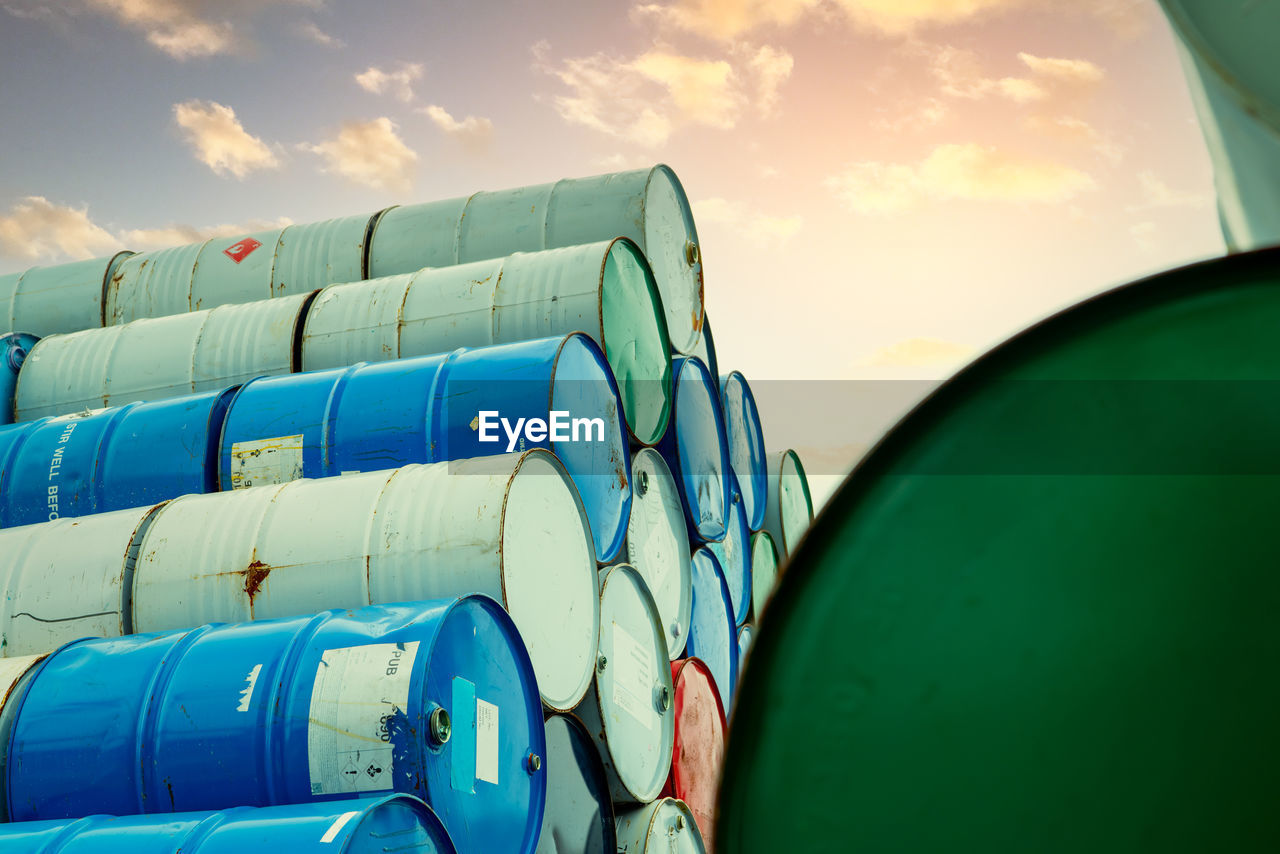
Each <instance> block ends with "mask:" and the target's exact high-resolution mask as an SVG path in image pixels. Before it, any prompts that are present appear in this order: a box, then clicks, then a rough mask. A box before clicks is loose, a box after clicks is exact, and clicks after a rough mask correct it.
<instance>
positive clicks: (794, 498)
mask: <svg viewBox="0 0 1280 854" xmlns="http://www.w3.org/2000/svg"><path fill="white" fill-rule="evenodd" d="M765 462H766V464H767V470H768V472H769V498H768V503H767V504H766V505H765V512H764V530H766V531H768V532H769V536H770V537H772V538H773V545H774V547H775V548H776V549H777V550H778V557H779V559H780V560H785V559H786V558H788V557H790V556H791V553H792V552H793V551H795V547H796V544H797V543H799V542H800V537H801V536H803V535H804V532H805V530H807V529H808V527H809V523H810V522H812V521H813V499H812V498H810V497H809V481H808V479H807V478H806V477H805V475H804V466H802V465H801V464H800V457H799V455H797V454H796V452H795V451H793V450H791V449H787V450H785V451H775V452H773V453H772V454H769V455H768V456H767V457H766V458H765Z"/></svg>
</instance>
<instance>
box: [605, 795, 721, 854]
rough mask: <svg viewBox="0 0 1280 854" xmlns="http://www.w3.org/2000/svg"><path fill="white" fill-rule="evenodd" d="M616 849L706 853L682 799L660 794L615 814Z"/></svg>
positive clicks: (636, 853)
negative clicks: (616, 826)
mask: <svg viewBox="0 0 1280 854" xmlns="http://www.w3.org/2000/svg"><path fill="white" fill-rule="evenodd" d="M617 824H618V850H619V851H625V852H627V854H706V850H707V849H706V846H705V845H704V844H703V841H702V834H701V833H699V832H698V823H697V821H696V820H695V819H694V815H693V813H692V812H690V810H689V807H688V806H687V805H686V804H685V803H684V801H680V800H677V799H676V798H662V799H661V800H657V801H654V802H653V803H651V804H647V805H645V806H643V807H639V808H637V809H634V810H628V811H627V812H624V813H619V814H618V821H617Z"/></svg>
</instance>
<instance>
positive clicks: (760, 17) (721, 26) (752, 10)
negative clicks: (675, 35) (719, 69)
mask: <svg viewBox="0 0 1280 854" xmlns="http://www.w3.org/2000/svg"><path fill="white" fill-rule="evenodd" d="M819 2H820V0H675V2H672V3H666V4H662V3H649V4H643V5H639V6H636V7H635V8H634V10H633V14H634V15H635V16H636V17H639V18H642V19H644V18H647V19H652V20H654V21H657V22H658V23H659V24H662V25H666V26H671V27H675V28H676V29H680V30H685V31H687V32H691V33H696V34H698V35H700V36H706V37H707V38H710V39H717V40H719V41H726V42H728V41H733V40H735V39H737V38H738V37H739V36H742V35H744V34H746V33H748V32H750V31H752V30H756V29H759V28H761V27H766V26H778V27H785V26H790V25H791V24H794V23H795V22H796V21H797V20H799V19H800V17H801V16H802V15H804V14H805V13H806V12H810V11H812V10H814V9H816V8H817V7H818V5H819Z"/></svg>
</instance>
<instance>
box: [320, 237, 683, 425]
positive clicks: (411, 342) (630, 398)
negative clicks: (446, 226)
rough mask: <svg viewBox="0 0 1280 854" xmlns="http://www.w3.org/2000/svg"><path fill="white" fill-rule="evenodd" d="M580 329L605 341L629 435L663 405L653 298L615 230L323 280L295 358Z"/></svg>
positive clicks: (338, 358) (474, 343) (663, 352)
mask: <svg viewBox="0 0 1280 854" xmlns="http://www.w3.org/2000/svg"><path fill="white" fill-rule="evenodd" d="M570 332H585V333H586V334H587V335H589V336H590V337H591V338H592V339H594V340H595V342H596V343H597V344H599V345H600V346H601V349H603V350H604V354H605V359H606V361H608V363H609V368H610V369H611V370H612V371H613V375H614V377H615V378H616V379H617V381H618V390H619V393H620V396H621V398H622V405H623V409H624V411H625V414H626V418H627V426H628V427H629V428H630V430H631V433H632V435H633V436H635V437H636V439H637V441H639V442H642V443H652V442H656V441H657V440H658V439H659V438H661V436H662V432H663V431H664V430H665V429H666V423H667V417H668V413H669V411H670V408H671V358H670V355H669V351H670V340H669V338H668V336H667V324H666V321H665V319H664V318H663V313H662V301H661V299H660V298H659V296H658V290H657V287H656V285H655V284H654V280H653V274H652V272H651V271H650V270H649V265H648V263H646V261H645V258H644V255H643V254H642V253H641V252H640V250H639V249H638V248H637V247H636V245H635V244H634V243H632V242H631V241H629V240H625V239H613V240H606V241H603V242H600V243H591V244H587V245H583V246H570V247H566V248H563V249H549V250H546V251H542V252H521V253H517V254H514V255H510V256H507V257H504V258H495V259H492V260H487V261H478V262H475V263H471V264H461V265H458V266H455V267H442V268H429V269H424V270H420V271H418V272H416V273H413V274H408V275H398V276H389V277H386V278H381V279H372V280H370V281H367V282H352V283H348V284H342V285H334V286H332V287H328V288H325V289H324V290H323V291H321V292H320V295H319V296H318V297H316V301H315V303H314V304H313V305H312V306H311V309H310V310H309V311H308V313H307V322H306V328H305V330H304V332H303V338H302V366H303V370H307V371H312V370H319V369H322V368H337V367H345V366H347V365H353V364H355V363H356V362H378V361H384V360H387V359H401V358H405V357H408V356H425V355H429V354H432V353H447V352H449V351H451V350H455V349H457V348H459V347H482V346H486V345H490V344H509V343H514V342H517V341H530V340H533V339H535V338H547V337H551V336H557V335H567V334H568V333H570Z"/></svg>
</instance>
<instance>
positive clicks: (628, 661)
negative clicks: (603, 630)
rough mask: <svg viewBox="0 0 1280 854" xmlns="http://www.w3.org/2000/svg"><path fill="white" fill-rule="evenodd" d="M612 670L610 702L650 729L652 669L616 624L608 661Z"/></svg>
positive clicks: (641, 652) (640, 648) (642, 653)
mask: <svg viewBox="0 0 1280 854" xmlns="http://www.w3.org/2000/svg"><path fill="white" fill-rule="evenodd" d="M609 666H610V667H613V668H614V671H613V702H614V705H616V706H618V707H619V708H621V709H625V710H626V712H627V714H629V715H631V717H633V718H635V719H636V720H638V721H639V722H640V723H642V724H644V725H645V727H646V728H647V729H653V701H652V700H651V699H650V698H649V696H650V693H651V692H652V691H653V669H652V668H651V667H650V666H649V656H647V655H645V651H644V647H643V646H641V645H640V643H639V642H638V641H637V640H636V639H635V638H633V637H632V636H631V633H630V632H628V631H627V630H626V629H624V628H623V627H622V626H620V625H618V624H617V623H614V624H613V657H612V658H611V659H610V660H609Z"/></svg>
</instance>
